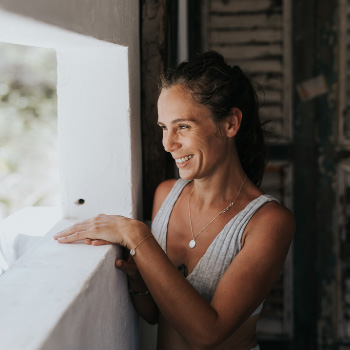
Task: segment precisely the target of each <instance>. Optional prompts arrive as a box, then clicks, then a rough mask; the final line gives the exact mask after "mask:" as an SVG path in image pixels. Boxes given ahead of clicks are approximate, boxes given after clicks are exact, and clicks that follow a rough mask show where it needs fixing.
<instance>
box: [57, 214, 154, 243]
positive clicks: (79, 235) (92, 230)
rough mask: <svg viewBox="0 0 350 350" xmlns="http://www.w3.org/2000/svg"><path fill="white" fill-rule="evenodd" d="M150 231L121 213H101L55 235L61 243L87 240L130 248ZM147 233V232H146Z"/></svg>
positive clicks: (87, 241)
mask: <svg viewBox="0 0 350 350" xmlns="http://www.w3.org/2000/svg"><path fill="white" fill-rule="evenodd" d="M146 230H147V231H149V230H148V228H147V226H146V225H144V224H143V223H141V222H140V221H137V220H133V219H129V218H126V217H124V216H120V215H104V214H100V215H98V216H96V217H94V218H92V219H89V220H85V221H82V222H80V223H77V224H75V225H73V226H71V227H69V228H68V229H66V230H63V231H62V232H59V233H57V234H56V235H54V239H56V240H57V241H58V242H59V243H71V242H75V241H80V240H85V243H86V244H92V245H103V244H119V245H121V246H123V247H127V248H129V249H130V246H131V247H133V245H134V243H133V241H134V240H135V241H136V242H137V241H138V240H139V239H140V237H141V238H142V237H143V236H144V235H145V232H146ZM146 234H147V232H146Z"/></svg>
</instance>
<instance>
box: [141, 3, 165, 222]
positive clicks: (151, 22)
mask: <svg viewBox="0 0 350 350" xmlns="http://www.w3.org/2000/svg"><path fill="white" fill-rule="evenodd" d="M141 30H142V42H141V50H142V55H141V58H142V61H141V96H142V98H141V130H142V158H143V211H144V213H143V214H144V216H143V218H144V220H150V219H151V211H152V203H153V196H154V192H155V189H156V187H157V186H158V185H159V183H160V182H162V181H163V180H165V179H166V166H165V164H166V154H165V152H164V149H163V147H162V134H161V133H159V132H157V130H155V125H156V123H157V119H158V112H157V97H158V94H159V91H158V86H157V79H158V77H159V76H160V74H162V73H164V69H165V66H166V0H161V1H155V0H142V23H141ZM150 150H152V152H150Z"/></svg>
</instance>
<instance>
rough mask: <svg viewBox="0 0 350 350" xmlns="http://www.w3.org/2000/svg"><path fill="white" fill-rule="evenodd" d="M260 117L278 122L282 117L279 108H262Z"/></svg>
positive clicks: (280, 108)
mask: <svg viewBox="0 0 350 350" xmlns="http://www.w3.org/2000/svg"><path fill="white" fill-rule="evenodd" d="M260 116H261V118H262V119H264V120H270V119H271V120H280V119H282V117H283V113H282V107H281V106H264V107H261V110H260Z"/></svg>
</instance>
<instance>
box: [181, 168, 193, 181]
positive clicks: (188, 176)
mask: <svg viewBox="0 0 350 350" xmlns="http://www.w3.org/2000/svg"><path fill="white" fill-rule="evenodd" d="M179 176H180V177H181V179H182V180H193V174H192V173H190V172H188V171H181V169H179Z"/></svg>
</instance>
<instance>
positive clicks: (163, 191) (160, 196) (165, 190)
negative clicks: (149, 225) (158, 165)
mask: <svg viewBox="0 0 350 350" xmlns="http://www.w3.org/2000/svg"><path fill="white" fill-rule="evenodd" d="M177 181H178V180H177V179H169V180H165V181H163V182H161V183H160V184H159V185H158V187H157V189H156V191H155V193H154V199H153V210H152V220H153V219H154V217H155V216H156V214H157V212H158V210H159V209H160V207H161V206H162V204H163V202H164V200H165V198H166V197H167V196H168V194H169V193H170V191H171V189H172V188H173V187H174V185H175V183H176V182H177Z"/></svg>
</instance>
